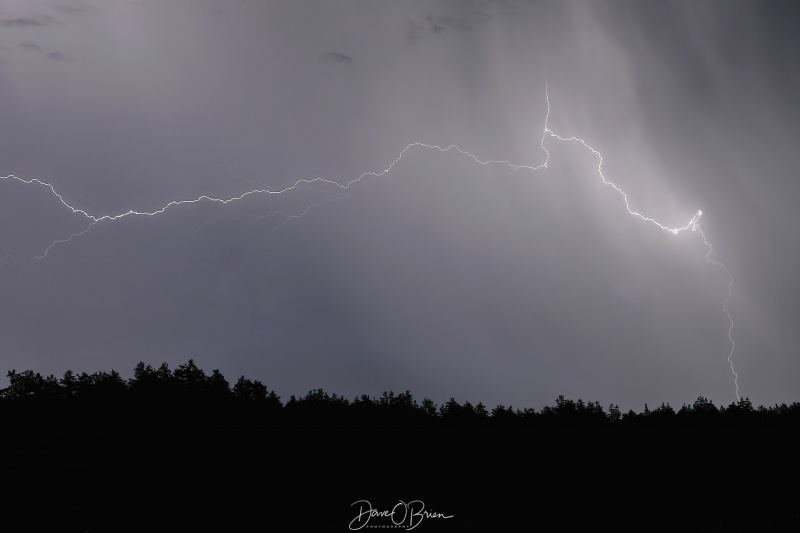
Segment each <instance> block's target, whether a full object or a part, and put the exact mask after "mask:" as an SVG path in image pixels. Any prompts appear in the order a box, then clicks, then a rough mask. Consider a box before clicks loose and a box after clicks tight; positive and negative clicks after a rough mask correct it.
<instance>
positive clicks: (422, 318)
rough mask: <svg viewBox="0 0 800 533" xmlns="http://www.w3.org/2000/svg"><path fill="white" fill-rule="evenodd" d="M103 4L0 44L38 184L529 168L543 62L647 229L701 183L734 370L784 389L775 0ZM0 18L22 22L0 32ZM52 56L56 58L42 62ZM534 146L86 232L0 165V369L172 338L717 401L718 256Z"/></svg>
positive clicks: (344, 385) (288, 384) (692, 205)
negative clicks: (9, 48)
mask: <svg viewBox="0 0 800 533" xmlns="http://www.w3.org/2000/svg"><path fill="white" fill-rule="evenodd" d="M35 2H39V3H40V4H41V7H39V6H38V5H37V7H36V9H37V10H38V11H35V12H45V13H58V12H57V11H47V10H48V9H53V8H52V0H5V1H3V2H2V4H3V5H2V6H0V8H7V7H8V5H10V4H14V5H16V6H18V7H20V9H26V10H28V11H17V12H11V11H7V12H3V13H0V18H2V20H5V21H17V20H21V19H18V18H17V17H23V18H24V17H25V16H26V15H28V14H30V13H33V12H34V11H30V9H32V8H31V7H30V5H31V4H33V3H35ZM103 5H104V8H103V12H102V13H103V17H102V18H101V17H99V16H98V17H93V16H83V17H77V16H76V17H70V19H69V22H70V23H69V24H59V27H58V28H53V30H52V31H50V30H47V31H42V32H37V35H36V37H35V38H36V39H37V40H36V41H35V42H32V39H31V40H28V41H24V39H22V38H16V39H14V40H10V41H9V42H10V43H12V44H13V46H14V47H15V48H17V47H21V48H25V49H28V50H31V51H30V52H27V51H26V52H22V51H20V49H19V48H17V51H18V53H17V54H16V55H15V56H14V57H13V58H12V59H13V61H12V60H6V61H5V62H4V63H3V69H2V71H1V72H0V101H2V102H3V115H2V120H3V127H2V128H0V147H2V148H3V152H2V153H3V157H2V158H0V160H2V161H1V162H0V164H1V165H2V168H0V176H5V175H8V174H11V173H13V174H15V175H19V176H22V177H25V178H33V177H36V178H40V179H42V180H46V181H48V182H52V183H53V186H54V187H55V189H56V190H57V191H59V193H61V194H63V198H64V201H66V202H68V203H70V205H73V206H75V207H76V208H80V209H85V210H86V211H88V212H91V213H93V214H95V215H97V214H109V215H113V214H117V213H125V212H128V211H129V210H131V209H133V210H147V211H154V210H156V209H158V208H160V207H162V206H163V205H165V203H166V202H168V201H170V200H175V199H187V198H196V197H198V196H200V195H204V194H208V195H213V196H216V197H223V198H228V197H232V196H236V195H239V194H241V193H243V192H245V191H248V190H250V189H252V188H253V187H258V188H270V189H273V190H274V189H281V188H283V187H287V186H289V185H291V184H293V183H294V182H295V180H297V179H301V178H309V177H317V176H318V177H321V178H324V179H331V180H336V181H337V182H339V183H343V182H346V181H347V180H350V179H353V178H355V177H357V176H359V175H361V173H362V172H369V171H375V172H380V171H382V170H383V169H385V168H387V165H388V164H389V163H391V162H392V161H394V160H395V159H396V158H397V157H398V154H399V152H400V151H401V150H402V149H403V148H404V147H406V146H407V145H408V143H409V142H415V141H419V142H426V143H431V144H439V145H441V146H448V145H449V144H451V143H453V144H456V145H458V146H459V147H460V148H463V149H465V150H468V151H470V152H471V153H474V154H475V155H476V157H478V158H480V159H497V160H500V159H502V160H506V159H507V160H510V161H514V162H517V163H521V164H526V165H532V166H536V165H540V164H542V163H543V162H544V161H545V157H546V154H545V152H544V151H543V150H542V148H541V147H540V146H539V143H540V142H542V133H543V131H542V128H543V125H544V120H545V115H546V113H547V101H546V99H545V92H544V88H545V83H544V75H545V73H546V75H547V79H548V84H549V101H550V104H551V109H550V114H549V117H548V121H549V122H548V125H549V126H550V128H551V129H552V130H553V131H555V132H557V133H559V134H561V135H565V136H571V135H576V136H578V137H581V138H584V139H585V140H586V141H587V143H588V144H589V145H591V146H593V147H596V148H597V149H598V150H599V151H601V152H602V154H603V165H604V166H603V170H604V172H605V175H606V176H607V177H608V178H609V180H611V181H613V182H614V183H615V184H618V185H619V186H620V187H621V188H623V189H624V190H625V191H626V193H627V194H628V197H627V198H628V200H629V201H630V203H631V208H633V209H637V210H639V211H640V212H642V213H643V214H645V215H647V216H653V217H654V218H656V219H658V220H661V221H664V222H666V223H668V224H670V225H682V224H685V223H686V221H687V220H688V219H689V218H690V217H691V216H692V215H693V214H694V213H695V212H696V210H697V209H703V212H704V215H703V218H702V224H703V231H704V233H705V235H706V236H707V237H708V238H709V241H710V242H713V243H714V250H713V253H711V254H710V257H711V258H712V259H718V260H721V261H722V262H724V263H725V265H726V266H727V268H728V269H729V270H730V272H731V274H732V275H733V277H734V280H735V282H734V284H733V295H732V297H731V300H730V304H729V306H728V308H729V309H730V310H731V313H732V315H733V317H734V319H735V321H736V324H735V327H734V329H733V332H732V333H733V337H734V339H735V340H736V342H737V348H736V351H735V352H734V354H733V362H734V365H735V366H736V369H737V371H739V375H740V385H741V386H742V393H743V394H746V395H749V396H750V397H751V399H753V401H754V402H757V403H773V402H775V401H785V400H790V401H793V400H796V399H797V396H798V394H800V388H799V385H798V381H797V379H796V377H797V376H798V375H800V360H798V357H797V355H796V353H795V352H796V350H795V349H794V347H795V346H797V345H798V343H799V342H800V333H798V332H797V328H796V327H795V324H794V321H795V319H796V315H797V313H796V312H795V310H794V308H795V307H796V305H795V303H796V301H797V300H798V296H797V295H796V294H794V292H797V291H796V290H794V289H793V287H796V286H797V283H796V279H797V278H796V271H797V269H798V264H800V243H798V240H797V237H796V235H794V230H795V228H797V227H800V220H799V219H800V211H798V210H797V209H796V208H795V206H794V205H793V203H792V202H793V199H795V198H797V197H798V195H800V192H799V191H798V186H799V184H798V182H797V180H796V175H795V174H796V170H795V169H797V168H798V167H800V161H798V160H797V159H798V157H800V155H798V151H797V150H796V149H795V147H796V145H797V142H798V139H800V132H798V129H800V126H798V124H800V117H798V113H799V112H800V106H798V105H797V98H796V94H797V84H798V72H800V68H797V57H796V54H795V53H794V51H795V50H797V49H798V43H797V38H798V37H797V32H795V31H794V26H793V23H792V20H791V19H793V18H796V17H794V15H791V16H789V15H788V13H790V12H789V11H783V12H773V11H771V8H770V7H767V6H771V5H773V4H772V3H764V4H761V3H758V4H755V3H752V2H751V3H748V2H735V1H732V2H707V3H706V2H704V3H700V2H677V1H676V2H647V1H644V0H641V1H636V2H627V3H621V2H603V1H600V0H598V1H597V2H580V1H576V2H569V3H566V2H522V1H519V2H514V1H509V2H503V3H476V2H460V1H431V2H425V3H414V2H400V1H398V2H383V3H380V4H376V3H374V2H361V1H359V0H354V1H352V2H351V1H349V0H341V1H340V2H335V3H334V2H329V1H324V0H320V1H314V0H309V1H307V2H261V1H257V0H241V1H239V2H236V3H232V2H205V1H195V0H171V1H170V2H157V1H154V2H139V3H130V2H115V3H107V4H103ZM106 5H107V6H108V9H106V8H105V6H106ZM780 5H781V6H787V5H788V4H780ZM776 11H780V10H776ZM98 12H99V10H98ZM510 13H513V16H511V15H509V14H510ZM76 14H77V13H76ZM64 16H66V15H64ZM36 20H39V22H42V23H44V21H45V19H36ZM47 23H48V24H49V23H50V22H47ZM13 27H16V28H30V27H35V25H31V24H28V25H25V23H23V24H18V23H16V22H9V23H6V24H4V27H3V28H2V31H0V33H2V34H3V36H5V35H8V34H13V32H14V30H12V29H8V28H13ZM409 28H410V31H409ZM6 30H7V31H6ZM56 30H57V31H56ZM19 31H23V30H19ZM31 31H34V30H31ZM409 40H412V41H415V42H416V44H415V45H414V46H409ZM20 42H22V44H18V43H20ZM25 43H30V44H25ZM4 44H7V43H4ZM37 47H38V48H37ZM36 50H38V52H36ZM62 51H63V53H62ZM73 53H74V54H75V55H76V56H77V55H79V56H80V58H81V61H80V64H79V66H80V68H64V67H62V66H61V64H60V62H61V61H63V60H64V59H68V58H69V57H71V56H72V54H73ZM3 55H4V56H6V57H7V58H11V56H12V53H11V52H8V53H6V52H3ZM48 57H49V59H51V60H52V61H51V62H46V61H44V60H45V59H46V58H48ZM320 63H323V64H326V65H325V66H328V67H329V68H323V67H322V66H320ZM328 63H329V64H328ZM67 66H69V65H68V64H67ZM76 66H77V65H76ZM356 66H357V67H358V68H354V67H356ZM544 143H545V147H546V148H547V149H548V150H549V152H550V158H549V160H548V166H547V168H541V169H540V170H537V171H536V172H530V171H527V170H522V169H520V170H519V171H516V172H513V173H510V174H509V173H508V170H509V169H508V168H507V167H506V166H504V165H486V166H482V165H478V164H476V163H475V161H473V160H472V159H470V158H469V157H466V156H463V155H460V154H458V153H457V152H456V151H454V150H451V151H448V152H445V153H442V152H439V151H436V150H428V149H422V148H419V147H417V148H413V149H410V150H408V151H407V152H405V153H404V155H403V157H402V160H398V161H397V164H395V165H394V166H393V168H392V170H391V172H389V173H386V174H385V175H381V176H380V177H376V176H372V175H370V176H366V177H365V178H364V179H363V180H361V181H360V182H358V183H357V184H355V183H354V184H353V185H352V186H351V187H350V188H349V189H348V190H346V191H343V190H341V189H339V188H338V187H335V186H334V185H332V184H330V183H325V182H320V183H314V184H309V183H302V184H300V185H299V186H298V187H296V188H295V189H292V191H291V192H290V193H286V194H281V195H266V194H254V195H250V196H247V197H246V198H245V199H243V200H242V201H239V202H231V203H228V204H224V205H222V204H219V203H216V204H212V203H210V202H198V203H194V204H185V205H180V206H175V207H173V208H170V209H168V210H167V211H165V212H164V213H161V214H159V215H157V216H153V217H144V216H141V217H134V216H130V217H124V218H121V219H118V220H114V221H106V222H104V223H102V224H97V225H95V226H94V227H92V229H91V231H89V232H86V233H82V232H84V231H85V230H86V228H87V220H86V219H85V217H82V216H81V215H80V214H74V213H72V212H71V211H69V210H67V209H65V208H64V206H63V205H62V204H61V203H60V202H59V201H58V199H57V198H55V197H54V196H53V195H52V194H51V193H50V191H49V189H47V188H46V187H40V186H24V185H23V184H20V183H10V182H2V181H0V354H2V358H0V380H2V373H3V372H5V371H7V370H8V369H11V368H17V369H18V370H21V369H24V368H32V369H34V370H36V371H42V372H44V373H50V372H54V373H59V372H63V371H64V370H66V369H67V368H72V369H73V370H76V371H79V372H80V371H87V372H93V371H95V370H107V369H110V368H116V369H118V370H120V371H122V372H123V373H124V372H126V371H127V372H130V369H132V368H133V366H134V365H135V364H136V363H137V362H138V361H139V360H145V362H148V363H153V364H158V363H160V362H161V361H167V362H169V363H170V365H171V366H173V367H174V366H175V365H177V364H181V363H184V362H185V361H186V360H187V359H188V358H189V357H194V358H195V360H196V361H197V362H198V364H200V365H201V366H202V367H205V368H220V370H221V371H222V372H223V373H224V374H225V375H227V376H228V377H229V378H231V377H234V376H238V375H241V374H245V375H246V376H249V377H252V378H254V379H259V380H261V381H263V382H264V383H266V384H268V385H269V386H270V388H274V389H276V390H277V391H278V392H279V394H281V395H282V396H284V398H287V397H288V396H289V395H291V394H303V393H304V392H305V391H307V390H308V389H309V388H313V387H323V388H325V389H326V390H328V391H330V392H336V393H339V394H345V395H347V396H349V397H352V396H353V395H356V394H362V393H369V394H378V395H379V394H380V393H381V391H382V390H384V389H390V388H393V389H395V390H406V389H410V390H411V391H412V392H413V393H414V395H415V396H417V397H422V396H429V397H432V398H434V399H435V401H439V402H441V401H446V400H447V398H449V397H451V396H454V397H456V399H457V400H469V401H471V402H473V403H475V402H478V401H482V402H484V403H486V404H487V405H494V404H496V403H503V404H505V405H508V404H509V403H511V404H513V405H515V406H517V405H518V406H520V407H522V406H531V407H540V406H542V405H544V404H546V403H552V401H553V400H554V398H555V397H556V396H557V395H558V394H567V395H568V396H572V397H575V398H578V397H581V398H583V399H584V400H600V401H601V402H602V403H603V404H604V405H607V403H609V402H614V403H617V404H620V405H621V406H626V407H629V408H633V409H637V410H638V409H641V408H642V407H643V406H644V403H645V402H649V403H650V405H653V404H656V405H658V403H660V402H662V401H670V402H671V403H672V404H673V406H676V407H677V406H679V405H680V404H681V403H682V402H691V401H693V400H694V399H695V398H696V397H697V396H698V395H700V394H702V395H704V396H706V397H710V398H712V399H713V400H714V401H715V402H718V401H723V402H727V401H730V400H731V399H733V381H732V375H731V373H730V368H729V366H728V362H727V360H726V356H727V354H728V350H729V349H730V344H729V342H728V337H727V334H728V327H729V324H728V322H727V317H726V315H725V313H724V312H723V309H722V304H723V302H724V301H725V296H726V295H727V287H728V285H727V283H728V280H727V278H726V276H725V273H724V272H723V271H722V270H721V268H719V267H718V266H716V265H714V264H710V263H707V262H706V260H705V257H706V253H708V249H707V247H706V246H705V245H704V244H703V242H702V239H701V238H700V236H699V234H698V232H689V231H687V232H684V233H682V234H680V235H678V236H676V235H672V234H670V233H668V232H664V231H662V230H660V229H658V228H657V227H654V226H653V225H652V224H647V223H645V222H642V221H641V220H639V219H637V218H635V217H632V216H630V215H629V214H628V213H627V211H626V210H625V202H624V199H623V198H622V197H621V196H620V195H619V194H618V193H617V192H615V190H614V189H613V188H611V187H609V186H606V185H604V184H603V182H602V180H601V179H600V177H599V175H598V174H597V164H598V159H597V157H596V155H595V154H593V153H592V152H591V151H589V150H588V149H586V148H585V147H583V145H582V144H580V143H578V142H561V141H557V140H555V139H553V138H549V137H545V139H544ZM265 184H266V185H265ZM331 200H336V201H331ZM271 214H272V215H273V216H269V215H271ZM284 222H285V223H284ZM71 235H77V236H76V237H74V238H73V239H72V240H71V241H70V242H68V243H67V242H62V243H58V244H56V245H54V246H53V247H52V248H51V249H50V251H49V254H48V256H47V258H46V259H42V260H34V259H32V256H34V255H40V254H42V252H43V251H44V250H45V249H47V248H48V246H50V244H51V243H53V242H54V241H55V240H66V239H67V238H68V237H69V236H71Z"/></svg>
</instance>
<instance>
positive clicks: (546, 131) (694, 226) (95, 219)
mask: <svg viewBox="0 0 800 533" xmlns="http://www.w3.org/2000/svg"><path fill="white" fill-rule="evenodd" d="M545 98H546V101H547V113H546V115H545V120H544V127H543V130H542V138H541V141H540V142H539V147H540V148H541V149H542V150H543V151H544V153H545V160H544V162H543V163H541V164H539V165H536V166H532V165H518V164H515V163H511V162H510V161H506V160H496V159H489V160H486V161H484V160H481V159H479V158H478V157H477V156H475V155H473V154H472V153H470V152H468V151H466V150H463V149H461V148H459V147H458V146H456V145H455V144H451V145H449V146H447V147H442V146H439V145H436V144H426V143H422V142H412V143H410V144H408V145H407V146H406V147H405V148H403V150H401V151H400V153H399V155H398V156H397V157H396V158H395V159H394V160H392V161H391V162H390V163H389V165H388V166H387V167H386V168H384V169H383V170H381V171H378V172H374V171H373V172H364V173H363V174H361V175H360V176H358V177H356V178H353V179H351V180H349V181H345V182H338V181H335V180H331V179H327V178H321V177H316V178H302V179H298V180H297V181H295V182H294V183H292V184H291V185H289V186H287V187H284V188H282V189H270V188H268V187H266V186H265V187H264V188H259V189H252V190H249V191H246V192H244V193H242V194H239V195H238V196H231V197H228V198H216V197H213V196H208V195H201V196H198V197H196V198H189V199H183V200H172V201H170V202H167V203H166V204H164V205H163V206H162V207H160V208H158V209H156V210H154V211H138V210H134V209H130V210H128V211H124V212H121V213H118V214H116V215H93V214H91V213H89V212H88V211H86V210H84V209H81V208H78V207H74V206H72V205H71V204H69V203H68V202H67V201H66V200H65V199H64V197H63V196H62V195H61V194H60V193H59V192H58V191H56V189H55V187H54V186H53V185H52V184H51V183H49V182H46V181H42V180H39V179H37V178H30V179H24V178H20V177H18V176H15V175H13V174H12V175H8V176H0V180H6V181H18V182H20V183H23V184H26V185H38V186H41V187H45V188H47V189H49V190H50V192H51V193H52V194H53V196H55V197H56V198H57V199H58V201H59V202H61V204H62V205H63V206H64V207H65V208H66V209H68V210H69V211H71V212H72V213H73V214H77V215H81V216H83V217H85V218H86V219H88V220H89V221H90V224H89V226H88V227H87V228H86V229H85V230H83V231H80V232H77V233H74V234H72V235H70V236H69V237H67V238H64V239H60V240H56V241H53V242H52V243H51V244H50V245H49V246H48V247H47V248H46V249H45V251H44V252H43V253H42V254H40V255H37V256H35V258H36V259H44V258H45V257H47V254H48V253H49V251H50V250H51V249H52V248H53V247H54V246H56V245H58V244H64V243H67V242H70V241H71V240H72V239H74V238H77V237H80V236H83V235H85V234H86V233H88V232H89V230H91V229H92V227H94V225H95V224H97V223H100V222H104V221H114V220H118V219H121V218H125V217H132V216H148V217H153V216H156V215H160V214H162V213H164V212H165V211H167V210H168V209H170V208H173V207H177V206H181V205H185V204H196V203H201V202H211V203H219V204H229V203H232V202H237V201H239V200H243V199H244V198H247V197H249V196H256V195H278V194H284V193H287V192H290V191H293V190H295V189H297V188H298V187H300V186H301V185H312V184H315V183H320V184H325V185H330V186H333V187H337V188H340V189H349V188H350V187H351V186H352V185H354V184H356V183H359V182H361V181H362V180H363V179H364V178H367V177H374V178H379V177H382V176H385V175H386V174H388V173H389V172H391V171H392V169H393V168H394V167H395V165H397V164H398V163H399V162H400V160H401V159H402V158H403V156H405V155H406V153H407V152H408V151H409V150H412V149H416V148H422V149H427V150H438V151H439V152H442V153H444V152H449V151H455V152H458V153H459V154H461V155H463V156H466V157H468V158H470V159H472V160H473V161H474V162H475V163H477V164H479V165H484V166H485V165H493V164H497V165H505V166H507V167H508V168H509V169H510V170H509V171H508V173H506V176H509V175H511V174H512V173H514V172H517V171H521V170H527V171H530V172H536V171H537V170H541V169H546V168H548V164H549V161H550V152H549V151H548V150H547V148H546V147H545V141H546V140H547V138H548V137H549V138H552V139H556V140H559V141H562V142H575V143H579V144H581V145H583V147H584V148H586V149H587V150H589V151H591V152H592V154H594V155H595V156H596V157H597V160H598V163H597V173H598V174H599V176H600V178H601V179H602V182H603V183H604V184H605V185H608V186H609V187H611V188H613V189H614V190H615V191H616V192H617V193H619V194H620V196H622V199H623V201H624V203H625V209H626V210H627V211H628V213H629V214H630V215H632V216H635V217H637V218H639V219H641V220H643V221H645V222H649V223H651V224H654V225H656V226H657V227H659V228H660V229H662V230H665V231H668V232H670V233H672V234H673V235H677V234H679V233H680V232H683V231H687V230H690V231H692V232H694V231H697V232H698V233H699V234H700V236H701V237H702V239H703V243H704V244H705V245H706V246H707V247H708V252H707V253H706V255H705V258H706V261H707V262H708V263H710V264H713V265H715V266H718V267H720V268H722V269H723V271H724V272H725V274H726V275H727V276H728V279H729V282H728V295H727V297H726V298H725V302H724V304H723V306H722V309H723V311H724V312H725V314H726V315H727V317H728V320H729V322H730V327H729V328H728V339H729V340H730V343H731V349H730V352H729V353H728V358H727V360H728V364H729V365H730V368H731V373H732V374H733V376H734V385H735V387H736V399H737V400H738V399H739V376H738V374H737V373H736V372H735V370H734V366H733V360H732V357H733V351H734V349H735V348H736V343H735V342H734V340H733V335H732V332H733V318H732V316H731V314H730V311H729V310H728V302H729V300H730V298H731V292H732V288H733V276H731V274H730V272H729V271H728V269H727V267H726V266H725V265H724V264H723V263H721V262H719V261H716V260H714V259H711V253H712V251H713V247H712V245H711V243H710V242H709V241H708V240H707V239H706V236H705V234H704V233H703V230H702V229H701V227H700V218H701V216H702V215H703V212H702V211H700V210H698V211H697V213H696V214H695V215H694V216H693V217H692V218H691V219H690V220H689V221H688V222H687V223H686V224H685V225H683V226H679V227H671V226H668V225H665V224H662V223H661V222H658V221H657V220H655V219H654V218H652V217H648V216H645V215H643V214H641V213H639V212H638V211H636V210H634V209H632V208H631V206H630V203H629V201H628V195H627V194H626V193H625V192H624V191H623V190H622V189H621V188H620V187H618V186H617V185H616V184H615V183H613V182H612V181H609V180H608V179H607V178H606V176H605V175H604V174H603V156H602V154H601V153H600V152H599V151H598V150H596V149H595V148H593V147H592V146H590V145H589V144H588V143H587V142H586V141H585V140H583V139H581V138H579V137H575V136H571V137H563V136H561V135H558V134H556V133H555V132H554V131H553V130H551V129H550V127H549V126H548V120H549V118H550V94H549V88H548V86H547V80H545ZM228 169H229V171H230V172H231V174H233V170H232V169H230V167H229V168H228ZM234 176H235V174H234ZM237 177H238V176H237ZM249 181H255V180H249ZM258 183H260V182H258ZM332 200H333V199H331V198H328V199H326V200H323V201H321V202H317V203H315V204H313V205H310V206H308V207H307V208H306V209H305V210H304V211H303V212H301V213H300V214H298V215H290V214H288V213H286V212H285V211H278V212H275V213H272V214H268V215H262V216H260V217H258V218H259V219H260V218H266V217H271V216H275V215H278V214H282V215H284V216H285V217H286V218H285V220H284V221H283V222H281V223H280V224H279V225H278V226H277V227H276V228H275V229H277V228H279V227H281V226H283V225H284V224H286V223H287V222H288V221H289V220H292V219H296V218H302V217H303V216H305V214H306V213H308V212H309V211H310V210H311V209H313V208H314V207H317V206H319V205H321V204H323V203H326V202H329V201H332ZM9 258H11V256H10V255H6V256H4V257H3V258H2V259H0V265H2V263H3V262H4V261H5V260H6V259H9Z"/></svg>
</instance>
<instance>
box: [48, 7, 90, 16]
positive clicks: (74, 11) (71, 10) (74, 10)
mask: <svg viewBox="0 0 800 533" xmlns="http://www.w3.org/2000/svg"><path fill="white" fill-rule="evenodd" d="M57 9H58V10H59V11H62V12H64V13H67V14H68V15H83V14H85V13H89V12H90V11H92V10H94V9H95V8H94V7H93V6H88V5H86V6H58V7H57Z"/></svg>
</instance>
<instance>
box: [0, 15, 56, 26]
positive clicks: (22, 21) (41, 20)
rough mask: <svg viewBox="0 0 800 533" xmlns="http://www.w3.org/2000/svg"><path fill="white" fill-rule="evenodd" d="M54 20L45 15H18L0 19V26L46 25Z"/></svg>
mask: <svg viewBox="0 0 800 533" xmlns="http://www.w3.org/2000/svg"><path fill="white" fill-rule="evenodd" d="M55 22H56V20H55V19H54V18H52V17H49V16H47V15H34V16H31V17H18V18H10V19H0V27H4V28H36V27H40V26H48V25H50V24H53V23H55Z"/></svg>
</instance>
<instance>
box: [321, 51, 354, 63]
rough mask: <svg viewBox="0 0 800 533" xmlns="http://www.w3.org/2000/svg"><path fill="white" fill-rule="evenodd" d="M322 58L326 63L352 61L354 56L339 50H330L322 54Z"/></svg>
mask: <svg viewBox="0 0 800 533" xmlns="http://www.w3.org/2000/svg"><path fill="white" fill-rule="evenodd" d="M320 59H321V60H322V61H323V62H325V63H352V62H353V58H352V57H350V56H349V55H346V54H342V53H339V52H328V53H327V54H322V55H321V56H320Z"/></svg>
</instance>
